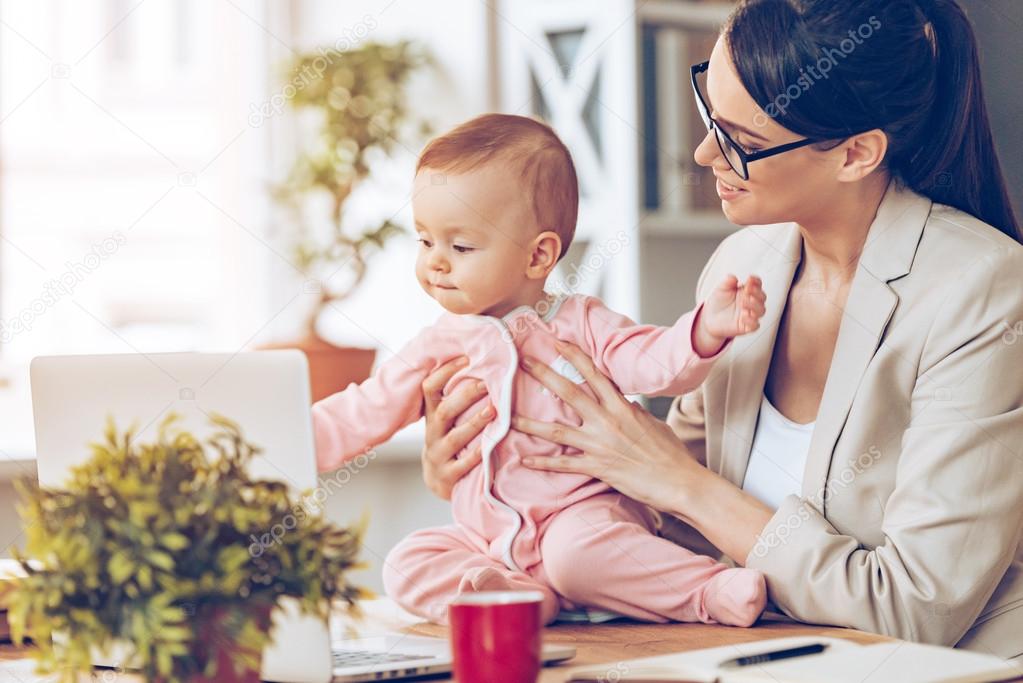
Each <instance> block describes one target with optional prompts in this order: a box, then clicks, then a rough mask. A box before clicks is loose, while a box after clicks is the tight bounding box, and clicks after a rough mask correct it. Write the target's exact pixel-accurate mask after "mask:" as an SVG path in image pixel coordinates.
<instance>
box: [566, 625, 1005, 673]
mask: <svg viewBox="0 0 1023 683" xmlns="http://www.w3.org/2000/svg"><path fill="white" fill-rule="evenodd" d="M813 643H826V644H827V645H828V646H829V647H828V648H827V649H826V650H825V651H824V652H821V653H819V654H812V655H805V656H802V657H794V658H791V659H782V660H777V661H773V662H766V663H763V664H754V665H750V666H745V667H738V668H728V669H725V668H719V667H718V664H719V663H721V662H724V661H727V660H730V659H734V658H736V657H744V656H750V655H756V654H762V653H764V652H771V651H774V650H783V649H788V648H793V647H799V646H802V645H810V644H813ZM569 673H570V677H569V679H568V680H569V681H577V682H581V681H607V680H618V681H622V682H623V683H624V682H625V681H630V680H631V681H648V682H650V681H690V682H692V683H768V682H770V683H820V682H821V681H828V682H829V683H891V681H898V683H986V682H989V681H1005V680H1010V679H1013V678H1017V677H1023V664H1015V663H1013V662H1010V661H1006V660H1004V659H1001V658H1000V657H996V656H994V655H988V654H983V653H978V652H972V651H968V650H956V649H953V648H948V647H938V646H936V645H921V644H918V643H910V642H907V641H903V640H899V641H893V642H889V643H876V644H873V645H859V644H858V643H854V642H853V641H851V640H845V639H842V638H828V637H820V636H797V637H791V638H774V639H771V640H760V641H756V642H753V643H736V644H734V645H725V646H722V647H713V648H707V649H703V650H690V651H688V652H681V653H678V654H672V655H661V656H658V657H646V658H643V659H630V660H624V661H621V662H613V663H610V664H603V665H601V666H600V667H594V666H587V667H578V668H574V669H570V670H569Z"/></svg>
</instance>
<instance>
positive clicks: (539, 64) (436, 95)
mask: <svg viewBox="0 0 1023 683" xmlns="http://www.w3.org/2000/svg"><path fill="white" fill-rule="evenodd" d="M850 1H852V0H850ZM961 3H962V4H963V5H964V6H965V7H966V8H967V9H968V11H969V13H970V14H971V16H972V18H973V21H974V23H975V25H976V27H977V31H978V34H979V36H980V39H981V47H982V52H983V59H984V69H985V74H984V76H985V85H986V88H987V96H988V101H989V105H990V109H991V113H992V118H993V124H994V128H995V135H996V140H997V142H998V143H999V145H1000V147H1001V155H1002V162H1003V165H1004V167H1005V170H1006V172H1007V175H1008V180H1009V184H1010V189H1011V191H1012V193H1013V197H1014V200H1015V202H1016V205H1017V210H1018V209H1019V207H1020V206H1021V204H1020V201H1021V199H1023V197H1021V188H1023V163H1021V154H1020V152H1021V149H1020V143H1019V140H1020V136H1019V130H1020V124H1021V123H1023V115H1021V114H1023V102H1021V100H1020V98H1019V96H1018V92H1019V86H1018V83H1017V82H1016V79H1017V78H1018V74H1019V73H1020V67H1021V63H1020V62H1021V59H1020V57H1021V51H1020V50H1019V48H1018V47H1015V45H1016V43H1017V40H1018V34H1019V31H1020V30H1021V29H1023V3H1021V2H1018V1H1017V0H961ZM730 9H731V3H730V2H727V1H705V2H703V1H700V2H698V1H695V0H693V1H690V0H648V1H646V2H642V1H640V2H634V1H626V0H586V1H585V2H583V1H581V0H432V1H431V2H417V1H416V0H344V2H337V1H335V0H0V556H7V555H8V554H9V552H10V548H11V547H13V546H16V545H19V544H20V542H21V538H22V533H21V530H20V529H19V526H18V522H17V517H16V515H15V512H14V501H15V495H14V492H13V489H12V485H11V481H12V480H13V479H14V478H16V477H19V476H34V475H35V456H34V440H33V433H32V415H31V398H30V393H29V387H28V363H29V362H30V360H31V359H32V358H33V357H34V356H37V355H43V354H60V353H145V354H150V353H157V352H161V351H180V350H202V351H225V352H228V353H233V352H236V351H239V350H243V349H250V348H260V347H266V346H290V347H298V348H302V349H304V350H306V352H307V354H309V357H310V360H311V362H312V364H313V367H314V372H315V374H314V377H313V379H314V387H313V389H314V394H317V393H318V394H319V395H325V394H326V393H330V392H331V391H336V390H338V389H340V388H343V387H344V386H345V385H346V384H347V382H348V381H349V380H352V379H356V380H357V379H358V377H359V375H360V374H361V375H362V376H364V375H365V373H366V372H368V371H369V368H370V367H371V366H372V364H373V363H378V362H380V361H381V360H385V359H386V358H387V357H389V356H390V355H391V354H393V353H394V351H395V350H397V349H398V348H400V346H401V345H402V344H403V343H404V342H405V341H406V340H407V339H408V338H410V337H411V336H412V335H413V334H414V333H415V332H416V331H417V330H418V329H420V328H421V327H422V326H424V325H426V324H428V323H430V322H432V321H433V320H434V319H435V318H436V316H437V315H438V314H439V312H440V309H439V307H438V306H437V305H436V303H435V302H433V301H432V300H431V299H430V298H429V297H427V296H426V295H425V294H424V293H423V292H422V291H421V290H420V289H419V287H418V285H417V283H416V281H415V278H414V274H413V269H412V263H413V260H414V254H415V248H416V241H415V237H414V235H413V234H412V232H411V230H410V226H411V224H412V221H411V211H410V204H409V201H410V190H411V184H412V175H413V171H414V166H415V160H416V156H417V154H418V152H419V150H420V149H421V147H422V145H423V143H424V142H425V140H426V139H427V138H428V136H429V135H431V134H432V133H437V132H441V131H443V130H445V129H447V128H449V127H451V126H453V125H455V124H457V123H459V122H461V121H464V120H466V119H468V118H470V117H472V116H474V115H476V114H479V113H482V112H487V111H503V112H509V113H518V114H529V115H535V116H539V117H542V118H544V119H545V120H547V121H548V122H550V123H551V124H552V125H553V126H554V128H555V129H556V130H557V131H558V133H559V134H560V135H561V136H562V137H563V139H564V140H565V141H566V143H567V144H568V145H569V147H570V148H571V150H572V153H573V156H574V159H575V162H576V165H577V169H578V174H579V179H580V185H581V193H582V210H581V214H580V223H579V227H578V232H577V238H576V241H575V243H574V244H573V247H572V251H571V252H570V254H569V255H568V257H567V258H566V259H565V260H564V261H563V262H562V264H561V265H560V267H559V271H558V273H557V276H556V282H555V283H554V286H556V287H564V288H568V289H571V291H580V292H585V293H590V294H596V295H599V296H602V297H603V298H604V299H605V300H606V301H607V302H608V303H609V305H611V306H612V307H613V308H616V309H618V310H620V311H622V312H624V313H627V314H628V315H630V316H632V317H633V318H635V319H637V320H642V321H644V322H653V323H662V324H665V323H670V322H672V321H673V320H674V319H675V318H676V317H677V316H678V315H679V314H680V313H682V312H684V311H686V310H688V309H689V308H690V307H691V306H692V305H693V289H694V286H695V282H696V278H697V276H698V275H699V272H700V270H701V268H702V266H703V264H704V263H705V261H706V259H707V257H708V256H709V255H710V253H711V252H712V251H713V249H714V247H715V246H716V245H717V244H718V243H719V242H720V240H721V239H722V238H723V237H724V236H725V235H727V234H728V233H729V232H730V231H731V230H733V229H734V228H733V227H732V226H730V225H729V224H728V223H727V222H726V221H725V220H724V219H723V217H722V215H721V211H720V204H719V201H718V199H717V196H716V194H715V191H714V184H713V182H712V181H711V180H708V178H710V176H709V174H708V173H707V172H706V171H705V170H703V169H700V168H699V167H697V166H696V165H695V164H694V162H693V160H692V151H693V149H694V148H695V146H696V144H697V143H698V142H699V141H700V140H701V139H702V137H703V135H704V132H705V130H704V129H703V126H702V123H701V122H700V120H699V118H698V116H697V114H696V111H695V108H694V107H693V104H692V94H691V89H690V86H689V81H688V74H689V72H688V69H689V65H690V64H692V63H695V62H699V61H702V60H704V59H706V58H707V56H708V55H709V54H710V50H711V46H712V45H713V43H714V39H715V36H716V33H717V29H718V27H719V25H720V23H721V22H722V21H723V19H724V18H725V17H726V16H727V14H728V12H729V11H730ZM353 373H354V374H353ZM651 407H652V409H653V410H655V411H663V410H664V408H665V406H664V404H663V403H661V404H654V405H652V406H651ZM100 428H101V425H97V436H98V435H99V431H100ZM421 447H422V427H421V425H415V426H413V427H410V428H409V429H407V430H405V431H404V432H403V433H401V434H400V435H399V436H398V437H397V438H396V439H394V440H393V441H392V442H391V443H389V444H388V445H387V446H385V447H381V448H380V449H378V454H379V457H378V458H376V459H375V460H374V462H373V463H372V464H371V466H369V467H366V468H365V469H360V470H359V471H357V472H352V473H350V476H349V475H345V476H342V477H335V481H336V482H342V481H343V482H344V483H343V485H341V486H334V487H332V488H331V489H330V490H331V495H330V498H329V501H328V509H329V514H330V515H331V516H332V517H334V518H336V519H337V520H339V521H342V522H350V521H353V520H355V519H356V518H358V517H359V516H360V515H361V514H362V513H363V512H364V511H367V510H370V513H371V514H370V525H369V532H368V534H367V537H366V543H365V553H364V556H365V559H366V560H367V562H368V563H369V565H370V567H369V568H368V569H367V570H366V572H365V573H364V574H363V575H362V576H359V577H357V580H359V581H361V582H362V583H363V584H365V585H368V586H370V587H373V588H379V587H380V582H379V569H380V561H381V560H382V558H383V557H384V555H385V554H386V552H387V551H388V550H389V549H390V547H391V546H393V545H394V543H396V542H397V541H398V540H399V539H400V538H401V537H402V536H404V535H405V534H407V533H408V532H410V531H412V530H414V529H416V528H420V527H423V526H428V525H433V524H441V523H446V522H447V521H448V519H449V513H448V510H447V505H446V504H445V503H443V502H442V501H439V500H437V499H435V498H434V497H433V496H432V495H431V494H430V493H429V492H428V491H427V489H426V488H425V486H424V485H423V483H422V479H421V472H420V466H419V455H420V450H421ZM384 501H386V505H382V504H380V503H381V502H384Z"/></svg>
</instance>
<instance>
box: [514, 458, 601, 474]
mask: <svg viewBox="0 0 1023 683" xmlns="http://www.w3.org/2000/svg"><path fill="white" fill-rule="evenodd" d="M522 464H523V465H525V466H526V467H529V468H531V469H534V470H549V471H551V472H569V473H579V474H588V475H590V476H593V473H592V472H590V471H589V467H588V465H589V461H588V460H586V459H585V458H582V457H579V456H575V455H549V456H544V455H541V456H535V457H532V458H523V459H522Z"/></svg>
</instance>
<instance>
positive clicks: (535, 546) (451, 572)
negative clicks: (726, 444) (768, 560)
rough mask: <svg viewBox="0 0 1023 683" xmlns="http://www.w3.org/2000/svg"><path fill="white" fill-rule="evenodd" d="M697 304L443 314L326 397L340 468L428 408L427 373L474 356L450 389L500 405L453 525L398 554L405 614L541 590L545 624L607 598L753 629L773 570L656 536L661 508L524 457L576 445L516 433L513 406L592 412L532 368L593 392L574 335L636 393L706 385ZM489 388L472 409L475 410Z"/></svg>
mask: <svg viewBox="0 0 1023 683" xmlns="http://www.w3.org/2000/svg"><path fill="white" fill-rule="evenodd" d="M698 310H699V309H697V311H694V312H690V313H687V314H685V315H683V316H682V317H681V318H679V320H678V321H677V322H676V323H675V324H674V325H673V326H671V327H656V326H653V325H637V324H636V323H634V322H633V321H632V320H630V319H629V318H627V317H625V316H623V315H621V314H618V313H615V312H614V311H612V310H610V309H608V308H607V307H606V306H604V305H603V303H602V302H601V301H600V300H599V299H596V298H594V297H589V296H582V295H571V296H565V297H560V298H558V299H557V300H555V302H554V303H553V304H552V306H551V308H550V309H549V310H548V311H547V312H546V314H545V315H543V316H542V317H541V316H539V315H538V314H537V313H536V311H534V310H533V309H532V308H530V307H528V306H520V307H519V308H516V309H515V310H513V311H511V312H510V313H508V314H507V315H505V316H504V317H502V318H496V317H492V316H485V315H455V314H451V313H445V314H443V315H442V316H441V317H440V318H439V319H438V321H437V322H436V323H434V324H433V325H432V326H430V327H427V328H425V329H424V330H422V331H421V332H420V333H419V334H418V335H417V336H416V337H415V338H414V339H412V341H410V342H409V343H408V344H406V345H405V347H404V348H402V350H401V351H400V352H399V353H398V354H396V355H395V356H394V357H393V358H391V359H389V360H388V361H387V362H385V363H382V364H381V365H380V367H379V368H378V369H377V370H376V372H374V374H373V376H372V377H370V378H369V379H367V380H366V381H365V382H363V383H362V384H358V385H356V384H352V385H349V386H348V388H347V389H345V390H344V391H341V392H338V393H336V394H334V395H332V396H329V397H327V398H325V399H323V400H321V401H318V402H317V403H316V404H314V405H313V408H312V412H313V425H314V428H315V433H316V459H317V463H318V466H319V469H320V471H325V470H331V469H335V468H337V467H339V466H340V465H342V464H343V463H345V462H347V461H348V460H351V459H352V458H355V457H356V456H358V455H359V454H361V453H364V452H365V451H366V450H368V449H371V448H372V447H374V446H376V445H378V444H380V443H382V442H384V441H386V440H387V439H389V438H390V437H391V436H392V435H393V434H394V433H395V432H396V431H398V430H399V429H401V428H402V427H404V426H406V425H408V424H410V423H412V422H414V421H416V420H418V419H419V418H420V417H422V415H423V396H422V389H421V386H420V385H421V383H422V381H423V379H424V378H425V377H426V375H428V374H429V373H430V372H431V371H432V370H433V369H434V368H436V367H437V366H439V365H441V364H442V363H444V362H445V361H448V360H450V359H452V358H455V357H457V356H460V355H465V356H468V358H469V365H468V366H467V367H465V368H463V369H461V370H459V371H458V372H457V373H456V374H455V375H454V377H452V379H451V381H450V382H449V383H448V384H447V386H446V387H445V391H444V393H445V394H447V393H450V392H451V391H452V390H453V389H454V388H455V387H456V386H457V385H458V383H459V382H461V381H463V380H465V379H467V378H476V379H480V380H483V381H485V382H486V385H487V390H488V398H489V399H490V400H492V402H493V404H494V407H495V408H496V410H497V416H496V417H495V419H494V420H492V421H491V422H490V423H489V424H488V425H487V427H486V428H485V429H484V430H483V432H482V433H481V434H480V435H479V436H477V437H476V439H474V441H473V442H472V443H470V444H469V445H468V446H467V447H466V452H468V451H469V450H470V449H472V448H473V447H474V446H475V445H476V443H477V441H478V440H482V444H481V445H482V453H483V460H482V463H481V465H480V466H478V467H475V468H473V469H472V470H471V471H470V472H469V473H468V474H466V475H465V476H464V477H462V479H461V480H459V481H458V483H457V484H455V487H454V490H453V491H452V494H451V507H452V513H453V516H454V521H455V524H453V525H450V526H445V527H438V528H432V529H422V530H420V531H417V532H415V533H413V534H411V535H410V536H408V537H407V538H406V539H405V540H403V541H402V542H401V543H399V544H398V545H397V546H396V547H395V548H394V549H393V550H392V551H391V553H390V554H389V555H388V557H387V559H386V560H385V562H384V585H385V588H386V590H387V592H388V594H389V595H390V596H391V597H392V598H393V599H394V600H395V601H397V602H398V603H399V604H401V605H402V606H403V607H405V608H406V609H408V610H410V611H412V612H414V613H416V614H419V615H422V616H425V617H427V618H430V619H432V620H434V621H438V622H444V621H445V620H446V608H447V603H448V602H449V601H450V600H451V599H452V598H454V597H455V596H456V595H458V594H459V593H462V592H466V591H476V590H489V589H509V588H511V589H532V590H540V591H541V592H543V593H544V595H545V597H546V599H545V603H544V619H545V622H549V621H552V620H553V619H554V618H555V617H556V616H557V614H558V611H559V609H561V608H568V609H571V608H576V607H595V608H599V609H604V610H609V611H612V612H615V613H617V614H622V615H625V616H630V617H634V618H638V619H644V620H650V621H669V620H671V621H701V622H704V623H722V624H731V625H741V626H748V625H750V624H752V623H753V622H754V621H756V619H757V617H758V616H759V615H760V613H761V612H762V611H763V608H764V605H765V603H766V585H765V581H764V577H763V575H762V574H761V573H760V572H759V571H757V570H752V569H745V568H741V567H735V568H732V567H729V566H728V565H726V564H723V563H719V562H716V561H715V560H714V559H712V558H710V557H707V556H705V555H697V554H695V553H693V552H691V551H689V550H687V549H685V548H683V547H681V546H678V545H676V544H674V543H672V542H671V541H668V540H666V539H663V538H660V537H659V536H657V535H656V534H655V531H656V528H657V525H658V521H659V517H658V514H657V513H655V512H653V511H652V510H650V509H649V508H647V507H646V506H644V505H641V504H639V503H637V502H636V501H633V500H632V499H630V498H627V497H625V496H623V495H621V494H619V493H617V492H616V491H615V490H614V489H612V488H611V487H610V486H608V485H607V484H605V483H603V482H601V481H599V480H597V479H593V478H591V477H588V476H584V475H580V474H569V473H558V472H540V471H536V470H532V469H529V468H527V467H525V466H524V465H523V464H522V463H521V458H522V457H523V456H525V455H530V456H541V457H542V456H549V455H564V454H578V453H579V451H578V450H577V449H574V448H571V447H565V446H561V445H558V444H555V443H552V442H550V441H547V440H545V439H540V438H537V437H534V436H531V435H529V434H525V433H522V432H518V431H516V430H513V429H510V423H511V416H512V414H513V413H514V414H516V415H520V416H524V417H529V418H533V419H535V420H542V421H545V422H559V423H562V424H565V425H573V426H575V425H579V424H580V418H579V417H578V416H577V415H576V414H575V412H574V411H573V410H572V408H570V407H569V406H568V405H567V404H565V403H564V402H562V401H561V399H559V398H558V397H557V396H556V395H554V394H552V393H551V392H550V391H548V390H547V389H546V388H545V387H544V386H543V385H542V384H540V383H539V382H538V381H537V380H535V379H534V378H533V377H532V376H530V375H529V374H528V373H526V372H524V371H521V370H520V369H519V367H518V363H519V358H520V357H521V356H522V355H529V356H532V357H534V358H536V359H538V360H540V361H542V362H545V363H547V364H549V365H550V366H551V367H552V368H553V369H554V370H555V371H556V372H558V373H559V374H560V375H562V376H564V377H567V378H569V379H571V380H572V381H573V382H575V383H576V384H578V385H579V386H580V388H581V389H582V390H583V391H584V392H586V393H587V394H589V395H590V396H593V392H592V390H591V389H590V387H589V386H588V385H587V384H586V383H585V381H584V380H583V378H582V377H581V376H580V374H579V373H578V371H577V370H576V369H575V368H574V367H573V366H572V365H571V364H570V363H569V362H568V361H567V360H566V359H565V358H564V357H562V356H560V355H557V353H556V352H555V351H554V344H553V341H554V340H555V339H559V340H562V341H565V342H571V343H574V344H576V345H578V346H579V347H581V348H582V349H583V351H585V352H586V353H587V354H589V355H590V357H592V358H593V361H594V363H595V364H596V366H597V368H598V369H599V370H600V371H601V372H603V373H604V374H605V375H607V376H608V377H610V378H611V379H612V380H613V381H614V382H615V383H616V384H617V385H618V388H619V389H620V390H621V391H622V393H625V394H644V395H648V396H657V395H665V396H674V395H678V394H683V393H686V392H688V391H692V390H693V389H694V388H695V387H697V386H698V385H699V384H700V382H702V381H703V380H704V378H705V377H706V376H707V373H708V372H709V371H710V368H711V366H712V364H713V362H714V361H715V360H716V359H717V358H718V357H720V355H721V353H722V352H719V353H718V354H717V355H716V356H714V357H712V358H706V359H704V358H701V357H700V356H699V355H698V354H697V353H696V352H695V351H694V350H693V348H692V342H691V334H692V326H693V322H694V320H695V318H696V315H697V312H698ZM488 398H487V397H485V398H483V399H481V400H480V402H479V403H478V404H477V406H476V407H473V408H470V409H469V410H467V411H466V412H465V413H463V415H462V416H461V417H460V418H459V421H462V420H465V419H469V416H472V415H474V414H475V413H476V412H477V410H478V409H480V408H481V407H482V406H483V405H485V401H487V400H488Z"/></svg>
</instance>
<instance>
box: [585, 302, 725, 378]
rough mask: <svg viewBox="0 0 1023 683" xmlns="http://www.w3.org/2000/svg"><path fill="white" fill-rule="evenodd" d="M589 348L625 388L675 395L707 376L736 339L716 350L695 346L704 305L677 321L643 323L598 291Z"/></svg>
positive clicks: (588, 323)
mask: <svg viewBox="0 0 1023 683" xmlns="http://www.w3.org/2000/svg"><path fill="white" fill-rule="evenodd" d="M584 307H585V309H584V311H585V312H584V321H583V349H584V350H585V351H586V352H587V353H588V354H589V355H590V357H591V358H593V362H594V364H595V365H596V366H597V368H598V369H599V370H600V371H601V372H602V373H604V374H605V375H607V376H608V377H610V378H611V379H612V380H613V381H614V383H615V384H617V385H618V388H619V389H620V390H621V391H622V393H625V394H644V395H647V396H673V395H675V394H683V393H685V392H688V391H692V390H693V389H695V388H696V387H697V386H699V384H700V383H701V382H702V381H703V380H704V379H705V378H706V377H707V374H708V373H709V372H710V370H711V368H712V367H713V366H714V363H715V362H716V361H717V360H718V359H719V358H720V357H721V355H722V354H723V353H724V352H725V349H727V348H728V347H729V346H730V345H731V340H728V341H727V342H725V344H724V345H723V346H722V347H721V349H719V350H718V351H717V353H715V354H714V355H713V356H708V357H706V358H704V357H702V356H700V355H699V354H698V353H697V352H696V350H695V349H694V348H693V343H692V334H693V325H694V323H695V321H696V318H697V316H698V315H699V313H700V310H701V309H702V305H701V306H700V307H698V308H697V309H696V310H695V311H690V312H688V313H684V314H683V315H682V316H681V317H680V318H679V319H678V320H677V321H676V322H675V324H674V325H672V326H671V327H660V326H657V325H639V324H637V323H635V322H633V321H632V320H631V319H630V318H629V317H628V316H624V315H622V314H621V313H617V312H615V311H612V310H611V309H609V308H608V307H607V306H605V305H604V304H603V302H601V301H600V299H597V298H595V297H586V300H585V303H584Z"/></svg>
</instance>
